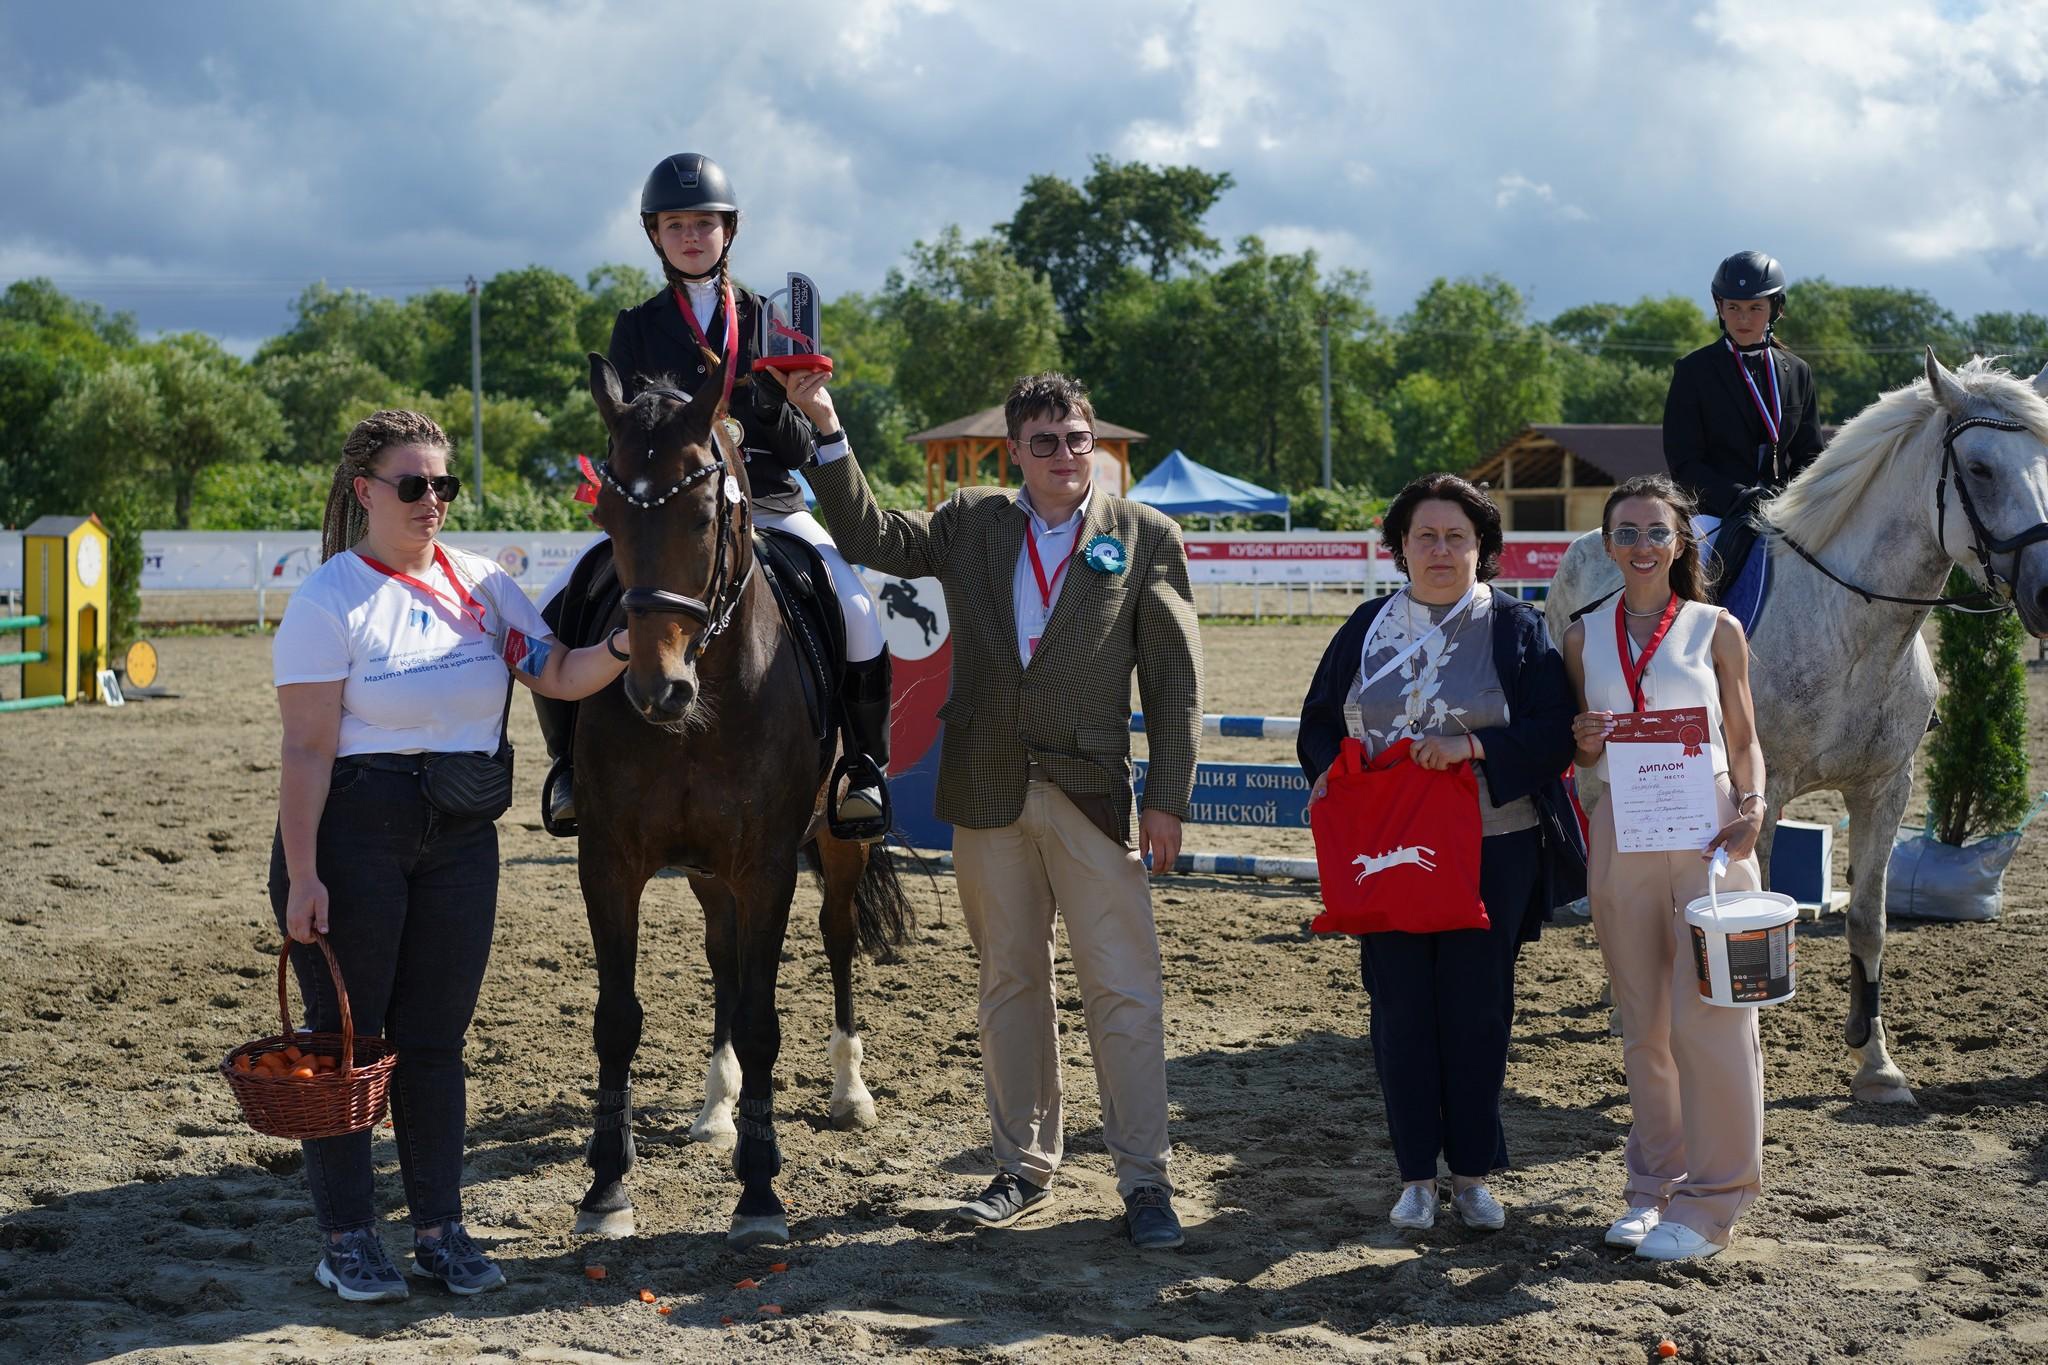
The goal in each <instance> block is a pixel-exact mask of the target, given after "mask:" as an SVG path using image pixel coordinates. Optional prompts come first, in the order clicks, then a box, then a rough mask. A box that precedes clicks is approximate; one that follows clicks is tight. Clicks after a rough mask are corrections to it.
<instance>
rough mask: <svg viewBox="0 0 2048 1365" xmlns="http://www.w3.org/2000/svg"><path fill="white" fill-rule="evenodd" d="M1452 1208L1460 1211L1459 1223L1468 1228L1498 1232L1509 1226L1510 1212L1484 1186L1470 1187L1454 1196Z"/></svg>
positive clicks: (1452, 1197)
mask: <svg viewBox="0 0 2048 1365" xmlns="http://www.w3.org/2000/svg"><path fill="white" fill-rule="evenodd" d="M1451 1207H1452V1208H1454V1209H1456V1210H1457V1211H1458V1221H1459V1222H1461V1223H1463V1224H1464V1225H1465V1226H1466V1227H1468V1228H1478V1229H1480V1230H1481V1231H1485V1232H1497V1231H1499V1230H1500V1229H1501V1228H1504V1227H1506V1226H1507V1225H1508V1211H1507V1210H1506V1209H1504V1208H1502V1207H1501V1206H1500V1200H1498V1199H1495V1198H1494V1197H1493V1191H1491V1190H1489V1189H1487V1188H1486V1186H1484V1185H1470V1186H1467V1187H1466V1188H1465V1189H1464V1190H1462V1191H1460V1192H1459V1193H1457V1194H1454V1195H1452V1196H1451Z"/></svg>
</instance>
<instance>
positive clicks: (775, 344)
mask: <svg viewBox="0 0 2048 1365" xmlns="http://www.w3.org/2000/svg"><path fill="white" fill-rule="evenodd" d="M760 326H761V334H760V345H759V346H758V347H757V348H756V349H755V352H754V354H755V357H756V358H755V360H754V368H755V369H757V370H780V371H782V372H783V373H784V374H791V373H794V372H796V371H799V370H823V371H824V372H825V373H826V374H830V373H832V357H830V356H828V355H825V354H823V353H821V352H820V350H819V348H818V286H817V285H815V284H813V283H811V277H810V276H809V275H800V274H798V273H797V272H796V271H794V270H792V271H790V272H789V287H788V288H787V289H778V290H776V291H775V292H774V293H773V294H770V295H768V296H767V297H766V298H764V299H763V300H761V324H760Z"/></svg>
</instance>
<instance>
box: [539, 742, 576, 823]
mask: <svg viewBox="0 0 2048 1365" xmlns="http://www.w3.org/2000/svg"><path fill="white" fill-rule="evenodd" d="M540 823H541V828H543V829H545V830H546V831H547V832H548V833H550V834H552V835H554V836H555V837H556V838H557V839H572V838H574V837H575V836H576V783H575V772H574V770H573V769H572V768H570V766H569V760H568V759H566V758H558V759H556V760H555V761H554V763H553V764H552V765H551V766H550V767H549V768H548V775H547V776H546V777H545V778H542V779H541V784H540Z"/></svg>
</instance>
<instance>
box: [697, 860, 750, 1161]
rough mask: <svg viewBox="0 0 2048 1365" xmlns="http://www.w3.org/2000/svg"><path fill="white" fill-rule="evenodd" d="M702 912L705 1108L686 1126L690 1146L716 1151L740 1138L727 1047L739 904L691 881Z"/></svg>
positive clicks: (733, 1062)
mask: <svg viewBox="0 0 2048 1365" xmlns="http://www.w3.org/2000/svg"><path fill="white" fill-rule="evenodd" d="M690 889H691V890H692V891H695V892H696V893H697V903H698V904H699V905H701V906H703V907H704V958H705V961H706V962H708V963H709V964H710V966H711V1000H712V1024H711V1060H710V1062H709V1064H708V1065H707V1066H706V1067H705V1069H704V1107H703V1108H702V1109H700V1110H698V1111H697V1119H696V1122H694V1123H692V1124H691V1125H690V1140H691V1141H693V1142H704V1143H709V1144H710V1145H711V1146H712V1147H715V1148H717V1149H718V1150H720V1151H724V1150H725V1149H727V1148H729V1147H731V1146H732V1145H733V1144H734V1143H735V1142H736V1141H737V1140H738V1138H739V1128H738V1127H737V1126H736V1125H735V1124H734V1122H733V1111H734V1110H735V1108H737V1106H738V1105H739V1101H740V1063H739V1057H738V1055H737V1054H736V1053H734V1051H733V1047H732V1012H733V1003H734V1001H735V1000H737V999H738V997H739V986H740V955H739V939H738V933H739V902H737V901H736V900H734V899H733V894H732V892H731V891H729V890H727V889H726V888H725V886H724V885H723V884H721V883H719V882H715V881H712V880H711V879H710V878H708V877H693V878H691V879H690Z"/></svg>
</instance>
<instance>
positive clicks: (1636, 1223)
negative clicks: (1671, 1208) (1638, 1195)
mask: <svg viewBox="0 0 2048 1365" xmlns="http://www.w3.org/2000/svg"><path fill="white" fill-rule="evenodd" d="M1663 1216H1664V1215H1663V1213H1662V1211H1660V1210H1659V1209H1658V1208H1657V1206H1656V1205H1654V1204H1645V1205H1641V1206H1639V1207H1636V1208H1631V1209H1630V1210H1629V1211H1628V1212H1627V1213H1625V1214H1623V1215H1622V1216H1621V1217H1619V1218H1617V1219H1615V1220H1614V1221H1613V1222H1612V1223H1609V1224H1608V1225H1607V1245H1609V1246H1611V1247H1639V1246H1641V1245H1642V1244H1643V1239H1644V1238H1645V1237H1648V1236H1649V1235H1650V1233H1651V1231H1652V1230H1653V1229H1654V1228H1655V1227H1656V1226H1657V1223H1658V1220H1659V1219H1661V1218H1662V1217H1663Z"/></svg>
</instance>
